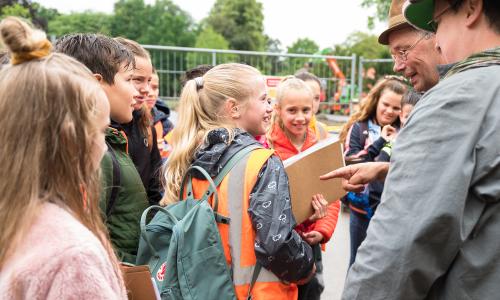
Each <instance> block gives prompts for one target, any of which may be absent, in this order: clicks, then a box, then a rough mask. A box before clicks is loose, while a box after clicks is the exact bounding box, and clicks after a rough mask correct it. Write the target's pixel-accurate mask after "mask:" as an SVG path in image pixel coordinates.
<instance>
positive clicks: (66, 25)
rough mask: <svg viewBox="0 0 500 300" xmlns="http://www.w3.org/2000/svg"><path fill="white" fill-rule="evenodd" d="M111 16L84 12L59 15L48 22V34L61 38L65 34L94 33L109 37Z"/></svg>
mask: <svg viewBox="0 0 500 300" xmlns="http://www.w3.org/2000/svg"><path fill="white" fill-rule="evenodd" d="M111 18H112V16H110V15H108V14H105V13H98V12H92V11H86V12H82V13H70V14H66V15H59V16H56V17H55V18H53V19H52V20H51V21H50V22H49V33H50V34H53V35H55V36H62V35H64V34H67V33H76V32H80V33H85V32H95V33H102V34H107V35H109V34H110V33H111V30H110V25H111Z"/></svg>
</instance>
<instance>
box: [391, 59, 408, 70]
mask: <svg viewBox="0 0 500 300" xmlns="http://www.w3.org/2000/svg"><path fill="white" fill-rule="evenodd" d="M405 68H406V63H405V62H404V61H402V60H399V59H395V60H394V66H393V67H392V70H393V71H394V72H396V73H402V72H403V71H404V69H405Z"/></svg>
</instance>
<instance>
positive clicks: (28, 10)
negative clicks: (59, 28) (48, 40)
mask: <svg viewBox="0 0 500 300" xmlns="http://www.w3.org/2000/svg"><path fill="white" fill-rule="evenodd" d="M0 11H1V12H0V14H1V16H0V17H1V18H4V17H5V16H17V17H22V18H25V19H28V20H30V21H31V22H32V23H33V25H35V26H36V27H39V28H41V29H43V30H45V31H47V24H48V21H49V20H50V18H52V17H54V16H55V15H57V14H58V12H57V10H55V9H46V8H44V7H42V6H41V5H40V4H38V3H37V2H33V1H31V0H0Z"/></svg>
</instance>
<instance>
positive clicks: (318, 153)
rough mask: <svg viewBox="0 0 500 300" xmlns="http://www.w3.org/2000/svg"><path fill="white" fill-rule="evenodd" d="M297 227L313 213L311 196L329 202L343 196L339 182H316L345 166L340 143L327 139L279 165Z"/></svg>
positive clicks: (338, 180)
mask: <svg viewBox="0 0 500 300" xmlns="http://www.w3.org/2000/svg"><path fill="white" fill-rule="evenodd" d="M283 165H284V166H285V170H286V173H287V175H288V182H289V185H290V197H291V200H292V210H293V215H294V217H295V220H296V222H297V224H300V223H302V222H303V221H304V220H306V219H307V218H309V217H310V216H311V215H312V214H313V208H312V206H311V200H312V196H313V195H315V194H323V196H324V197H325V199H326V200H327V201H328V202H329V203H331V202H333V201H336V200H338V199H339V198H341V197H342V196H344V195H345V193H346V192H345V191H344V189H342V179H340V178H336V179H331V180H320V179H319V176H320V175H323V174H325V173H328V172H330V171H332V170H335V169H338V168H340V167H343V166H345V161H344V156H343V147H342V143H341V142H340V141H339V140H338V137H330V138H328V139H325V140H323V141H321V142H319V143H317V144H315V145H314V146H312V147H310V148H308V149H307V150H306V151H304V152H301V153H299V154H297V155H295V156H292V157H291V158H289V159H287V160H285V161H284V162H283Z"/></svg>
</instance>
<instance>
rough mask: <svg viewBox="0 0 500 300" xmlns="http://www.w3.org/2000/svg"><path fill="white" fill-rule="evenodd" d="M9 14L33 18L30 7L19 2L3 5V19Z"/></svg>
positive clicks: (1, 12)
mask: <svg viewBox="0 0 500 300" xmlns="http://www.w3.org/2000/svg"><path fill="white" fill-rule="evenodd" d="M7 16H16V17H21V18H25V19H31V14H30V11H29V9H27V8H26V7H24V6H22V5H21V4H19V3H14V4H12V5H6V6H3V7H2V9H1V11H0V18H1V19H3V18H5V17H7Z"/></svg>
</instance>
